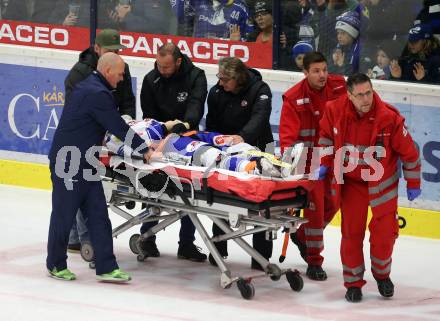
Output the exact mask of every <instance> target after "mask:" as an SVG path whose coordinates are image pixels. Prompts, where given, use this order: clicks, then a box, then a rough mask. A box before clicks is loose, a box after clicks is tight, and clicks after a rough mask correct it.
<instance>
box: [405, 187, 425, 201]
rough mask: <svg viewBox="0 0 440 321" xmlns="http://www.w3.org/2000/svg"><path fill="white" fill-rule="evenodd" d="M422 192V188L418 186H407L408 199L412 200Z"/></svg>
mask: <svg viewBox="0 0 440 321" xmlns="http://www.w3.org/2000/svg"><path fill="white" fill-rule="evenodd" d="M420 194H422V190H421V189H420V188H407V189H406V195H407V196H408V201H414V200H415V199H416V198H417V197H419V196H420Z"/></svg>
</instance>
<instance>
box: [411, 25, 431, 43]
mask: <svg viewBox="0 0 440 321" xmlns="http://www.w3.org/2000/svg"><path fill="white" fill-rule="evenodd" d="M431 36H432V32H431V28H430V26H429V25H426V24H420V25H417V26H414V27H413V28H411V29H410V30H409V32H408V41H409V42H416V41H419V40H422V39H429V38H431Z"/></svg>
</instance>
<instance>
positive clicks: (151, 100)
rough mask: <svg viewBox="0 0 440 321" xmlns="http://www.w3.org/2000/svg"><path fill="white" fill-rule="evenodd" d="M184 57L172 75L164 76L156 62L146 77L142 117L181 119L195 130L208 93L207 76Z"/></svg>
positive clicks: (161, 119)
mask: <svg viewBox="0 0 440 321" xmlns="http://www.w3.org/2000/svg"><path fill="white" fill-rule="evenodd" d="M182 56H183V57H182V63H181V65H180V67H179V70H178V71H177V72H176V73H175V74H174V75H173V76H171V77H170V78H164V77H162V75H161V74H160V73H159V71H158V69H157V66H156V65H155V66H154V69H153V70H152V71H150V72H149V73H148V74H147V75H146V76H145V77H144V81H143V83H142V90H141V108H142V114H143V116H142V117H143V118H154V119H156V120H158V121H162V122H165V121H168V120H174V119H179V120H181V121H183V122H188V123H189V124H190V127H191V129H198V126H199V123H200V120H201V119H202V117H203V112H204V106H205V99H206V95H207V93H208V90H207V82H206V76H205V72H204V71H203V70H202V69H200V68H198V67H196V66H194V64H193V63H192V62H191V60H190V59H189V58H188V57H187V56H186V55H182Z"/></svg>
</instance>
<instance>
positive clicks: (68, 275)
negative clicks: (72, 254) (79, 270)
mask: <svg viewBox="0 0 440 321" xmlns="http://www.w3.org/2000/svg"><path fill="white" fill-rule="evenodd" d="M47 271H48V272H49V276H50V277H51V278H54V279H57V280H64V281H73V280H75V279H76V275H75V274H73V273H72V272H70V270H69V269H64V270H61V271H57V268H53V270H52V271H49V270H47Z"/></svg>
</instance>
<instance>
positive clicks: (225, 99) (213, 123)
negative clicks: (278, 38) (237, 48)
mask: <svg viewBox="0 0 440 321" xmlns="http://www.w3.org/2000/svg"><path fill="white" fill-rule="evenodd" d="M249 76H250V77H249V81H248V83H247V84H246V85H245V87H244V88H243V89H242V90H241V91H240V92H239V93H238V94H233V93H231V92H226V91H224V90H223V87H222V86H220V85H219V84H217V85H215V86H214V87H212V88H211V90H210V91H209V95H208V115H207V116H206V130H209V131H216V132H220V133H223V134H230V135H240V136H241V137H242V138H243V139H244V141H245V142H246V143H248V144H251V145H253V146H257V147H258V148H260V149H261V150H262V151H264V150H266V144H268V143H271V142H273V136H272V130H271V128H270V122H269V118H270V113H271V111H272V92H271V91H270V88H269V86H268V85H267V84H266V83H265V82H264V81H262V77H261V74H260V73H259V72H258V71H257V70H255V69H249Z"/></svg>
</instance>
